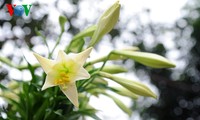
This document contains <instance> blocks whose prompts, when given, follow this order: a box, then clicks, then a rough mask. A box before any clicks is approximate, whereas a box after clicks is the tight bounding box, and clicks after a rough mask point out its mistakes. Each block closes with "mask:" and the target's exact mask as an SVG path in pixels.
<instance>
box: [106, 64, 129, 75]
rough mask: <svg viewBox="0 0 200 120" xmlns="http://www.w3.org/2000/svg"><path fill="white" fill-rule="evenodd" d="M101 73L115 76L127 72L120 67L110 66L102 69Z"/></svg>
mask: <svg viewBox="0 0 200 120" xmlns="http://www.w3.org/2000/svg"><path fill="white" fill-rule="evenodd" d="M102 71H103V72H107V73H111V74H117V73H122V72H127V71H128V70H127V69H126V68H124V67H123V66H120V65H110V66H105V67H103V69H102Z"/></svg>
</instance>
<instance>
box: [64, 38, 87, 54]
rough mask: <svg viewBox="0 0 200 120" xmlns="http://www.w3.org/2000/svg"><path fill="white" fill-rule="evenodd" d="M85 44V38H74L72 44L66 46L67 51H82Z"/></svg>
mask: <svg viewBox="0 0 200 120" xmlns="http://www.w3.org/2000/svg"><path fill="white" fill-rule="evenodd" d="M84 44H85V41H84V39H76V40H73V41H72V42H71V43H70V45H69V46H68V47H67V48H66V50H65V51H66V53H69V52H74V53H78V52H81V51H82V49H83V46H84Z"/></svg>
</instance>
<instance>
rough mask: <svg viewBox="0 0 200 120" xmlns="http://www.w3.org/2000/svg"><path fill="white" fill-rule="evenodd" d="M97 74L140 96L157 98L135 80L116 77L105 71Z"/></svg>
mask: <svg viewBox="0 0 200 120" xmlns="http://www.w3.org/2000/svg"><path fill="white" fill-rule="evenodd" d="M99 75H100V76H102V77H105V78H108V79H110V80H113V81H114V82H116V83H118V84H120V85H121V86H123V87H125V88H126V89H128V90H129V91H131V92H133V93H135V94H137V95H141V96H146V97H153V98H157V96H156V95H155V94H154V93H153V92H152V91H151V90H150V89H149V88H148V87H147V86H145V85H144V84H142V83H139V82H135V81H132V80H128V79H125V78H121V77H117V76H114V75H111V74H108V73H105V72H99Z"/></svg>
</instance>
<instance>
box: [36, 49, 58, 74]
mask: <svg viewBox="0 0 200 120" xmlns="http://www.w3.org/2000/svg"><path fill="white" fill-rule="evenodd" d="M33 55H34V56H35V57H36V58H37V60H38V61H39V62H40V65H41V66H42V68H43V70H44V72H45V73H46V74H47V73H48V72H49V71H51V69H52V67H53V65H54V64H55V61H53V60H49V59H46V58H44V57H42V56H40V55H38V54H36V53H33Z"/></svg>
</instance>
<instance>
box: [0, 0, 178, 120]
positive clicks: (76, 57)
mask: <svg viewBox="0 0 200 120" xmlns="http://www.w3.org/2000/svg"><path fill="white" fill-rule="evenodd" d="M119 13H120V4H119V1H117V2H116V3H114V4H113V5H112V6H111V7H109V8H108V9H107V10H106V11H105V12H104V13H103V14H102V16H101V17H100V19H99V21H98V22H97V24H96V25H92V26H91V27H88V28H86V29H85V30H83V31H81V32H80V33H78V34H76V35H75V36H74V37H73V39H72V40H71V42H70V43H69V45H68V46H66V48H65V50H60V51H59V52H58V55H57V58H56V59H47V58H45V57H42V56H41V55H39V54H37V53H35V52H34V53H33V54H34V56H35V57H36V59H37V60H38V62H39V63H40V64H36V65H31V64H29V63H28V65H27V66H26V65H25V66H18V65H15V64H13V63H12V62H10V61H9V59H6V58H3V57H1V58H0V60H1V61H2V62H3V63H6V64H7V65H8V66H10V67H15V68H17V69H19V70H24V69H28V70H30V72H31V75H32V80H31V81H28V82H27V81H22V82H17V85H16V86H17V87H15V89H13V88H11V87H9V86H6V87H4V86H2V85H1V86H0V87H1V88H2V91H1V92H0V95H1V96H2V97H3V98H6V99H7V100H8V101H9V103H10V105H11V106H12V105H13V106H15V107H12V108H11V110H10V111H12V110H13V111H15V112H16V114H17V115H16V116H18V118H24V119H29V118H33V119H55V118H59V119H78V118H79V117H80V116H85V115H87V116H90V117H93V118H95V119H99V118H98V117H97V116H96V115H95V113H96V112H97V110H96V109H95V108H93V107H92V106H90V105H89V99H90V97H91V96H97V97H98V96H99V95H105V96H107V97H109V98H111V99H112V100H113V101H114V102H115V103H116V105H118V106H119V108H121V109H122V110H123V111H124V112H125V113H127V114H128V115H129V116H130V115H131V113H132V110H131V109H130V108H128V107H127V106H126V105H125V104H124V103H123V102H122V101H121V100H119V99H117V98H116V97H115V96H113V95H111V94H109V92H107V91H112V92H115V93H117V94H119V95H122V96H126V97H129V98H131V99H132V100H136V99H137V98H138V97H139V96H145V97H152V98H157V95H156V94H155V93H154V92H153V91H151V90H150V89H149V88H148V87H147V86H146V85H144V84H143V83H141V82H136V81H134V80H132V79H126V78H123V77H118V76H117V75H115V74H118V73H124V72H127V71H128V69H127V68H125V67H124V66H123V65H115V64H112V65H107V64H106V63H107V61H117V60H126V59H132V60H133V61H135V62H138V63H141V64H143V65H145V66H148V67H152V68H172V67H175V65H174V64H173V63H172V62H170V61H169V60H167V59H166V58H164V57H162V56H160V55H157V54H154V53H147V52H141V51H139V48H137V47H133V46H131V47H128V48H125V49H120V50H113V51H111V52H109V53H107V54H106V55H105V56H102V57H99V58H97V59H95V60H92V61H86V60H87V58H88V57H89V56H90V53H91V51H92V50H93V49H94V47H95V45H96V44H97V43H98V42H99V41H100V40H101V38H102V37H103V36H104V35H105V34H107V33H109V32H110V31H111V30H112V29H113V27H114V26H115V25H116V23H117V21H118V19H119ZM59 22H60V26H61V34H60V36H59V37H58V40H57V41H56V44H55V46H54V48H53V49H52V51H51V50H50V49H49V47H48V44H47V41H46V39H45V37H44V36H43V35H42V33H40V32H39V31H38V30H36V33H37V35H38V36H41V37H42V38H44V39H43V40H44V44H45V45H46V47H47V48H48V51H49V54H48V57H49V58H51V57H52V54H53V53H54V50H55V49H56V47H57V45H58V44H59V43H60V40H61V36H62V34H63V33H64V32H65V27H64V25H65V23H66V22H67V19H66V18H65V17H64V16H60V18H59ZM85 37H90V38H91V40H90V42H89V44H86V43H85V39H84V38H85ZM69 53H71V54H69ZM91 57H92V56H91ZM97 63H102V66H101V67H95V64H97ZM40 66H41V67H42V68H43V70H44V72H45V74H43V76H37V75H36V74H35V71H37V68H38V67H40ZM109 80H111V81H114V82H116V83H118V84H119V85H120V86H121V87H113V86H109V84H108V81H109ZM16 89H17V90H16ZM14 90H15V92H12V93H13V94H10V96H9V94H5V93H6V92H8V93H9V92H10V91H14ZM13 96H18V97H15V98H16V100H14V99H12V98H13ZM67 98H68V99H67ZM38 100H39V101H38ZM74 108H76V109H74ZM32 111H37V112H36V113H35V114H32ZM15 112H11V113H8V114H7V116H8V117H10V118H12V117H13V113H15ZM16 116H15V117H16Z"/></svg>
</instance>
